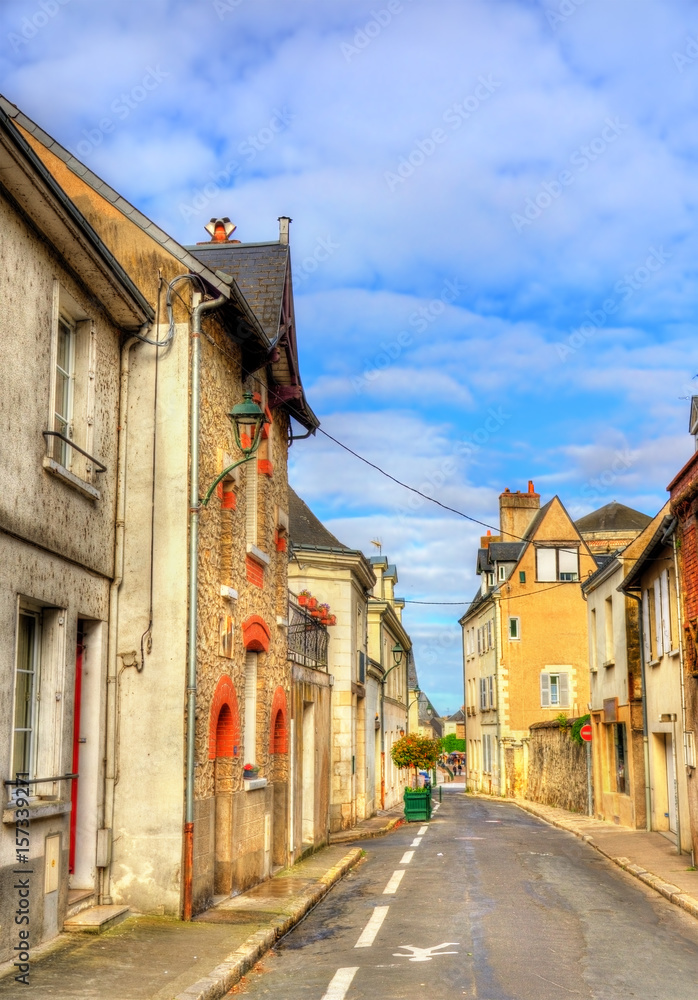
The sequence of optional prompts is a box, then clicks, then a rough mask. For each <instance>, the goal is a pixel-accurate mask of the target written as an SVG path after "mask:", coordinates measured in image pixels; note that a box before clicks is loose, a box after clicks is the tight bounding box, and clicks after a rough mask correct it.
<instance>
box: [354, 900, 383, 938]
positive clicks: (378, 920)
mask: <svg viewBox="0 0 698 1000" xmlns="http://www.w3.org/2000/svg"><path fill="white" fill-rule="evenodd" d="M389 909H390V907H389V906H376V907H374V909H373V913H372V915H371V919H370V920H369V922H368V923H367V924H366V926H365V927H364V929H363V930H362V932H361V937H360V938H359V940H358V941H357V942H356V944H355V945H354V947H355V948H370V947H371V945H372V944H373V942H374V941H375V940H376V934H377V933H378V931H379V930H380V929H381V924H382V923H383V921H384V920H385V918H386V917H387V915H388V910H389Z"/></svg>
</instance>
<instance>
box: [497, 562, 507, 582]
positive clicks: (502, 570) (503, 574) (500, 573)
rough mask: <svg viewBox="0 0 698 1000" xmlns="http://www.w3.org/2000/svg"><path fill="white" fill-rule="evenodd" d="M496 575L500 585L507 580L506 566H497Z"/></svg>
mask: <svg viewBox="0 0 698 1000" xmlns="http://www.w3.org/2000/svg"><path fill="white" fill-rule="evenodd" d="M497 574H498V576H499V582H500V583H502V582H503V581H504V580H506V578H507V568H506V566H498V567H497Z"/></svg>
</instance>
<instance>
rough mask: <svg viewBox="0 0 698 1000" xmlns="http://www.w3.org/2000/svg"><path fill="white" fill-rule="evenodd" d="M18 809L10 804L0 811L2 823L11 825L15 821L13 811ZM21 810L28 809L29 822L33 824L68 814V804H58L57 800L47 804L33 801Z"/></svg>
mask: <svg viewBox="0 0 698 1000" xmlns="http://www.w3.org/2000/svg"><path fill="white" fill-rule="evenodd" d="M17 808H18V807H17V806H16V805H13V804H11V803H8V805H7V806H6V807H5V808H4V809H3V811H2V821H3V823H6V824H8V825H11V824H13V823H14V821H15V810H16V809H17ZM23 808H28V809H29V822H30V823H33V822H34V821H35V820H38V819H48V818H49V817H51V816H62V815H63V814H64V813H69V812H70V802H58V801H57V800H53V801H49V802H41V801H35V802H32V801H30V802H29V805H28V806H25V807H23Z"/></svg>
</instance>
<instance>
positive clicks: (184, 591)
mask: <svg viewBox="0 0 698 1000" xmlns="http://www.w3.org/2000/svg"><path fill="white" fill-rule="evenodd" d="M10 110H11V113H12V116H13V120H14V123H15V125H16V127H17V128H18V130H19V131H20V133H21V134H22V135H23V136H24V138H25V139H26V141H27V142H28V143H29V144H30V145H32V147H33V148H34V150H35V152H36V154H37V155H38V157H39V158H40V159H41V161H42V162H43V163H44V164H45V166H46V167H47V169H48V170H49V171H50V172H51V174H52V175H54V176H55V177H56V179H57V180H58V182H59V183H60V185H61V187H62V188H63V190H64V191H65V192H66V193H67V194H68V195H69V197H70V199H72V201H73V203H74V204H76V205H78V206H79V207H80V209H81V211H82V212H83V214H84V215H85V217H86V218H87V219H88V221H89V223H90V224H91V226H92V227H93V228H94V230H95V231H96V232H97V233H98V234H99V236H100V238H101V239H102V240H103V241H104V244H105V245H106V246H107V247H108V248H109V250H110V251H111V252H112V253H113V255H114V257H115V258H116V259H117V260H118V261H119V262H120V264H121V265H122V267H123V268H124V270H125V271H127V272H128V273H129V274H130V275H131V276H132V278H133V281H134V283H135V285H136V286H137V288H138V289H140V291H141V294H142V296H143V297H144V300H145V303H146V306H147V308H148V311H149V315H148V317H147V319H148V320H150V321H151V322H150V323H149V326H148V328H147V330H145V331H141V335H142V336H145V338H146V341H148V342H143V340H142V339H141V340H134V339H133V338H132V339H131V340H130V341H126V340H125V339H123V340H122V345H121V354H122V368H123V369H124V371H123V374H122V380H121V391H122V398H123V399H124V400H125V411H124V414H123V415H122V419H121V421H120V423H121V434H120V439H119V459H118V461H119V473H118V477H117V478H118V483H117V490H118V489H120V490H121V491H122V492H121V494H120V495H121V497H122V501H121V502H122V504H123V506H122V508H121V513H119V501H118V500H117V504H116V508H117V517H116V534H117V536H118V538H120V539H121V542H122V549H123V565H122V567H121V568H118V567H117V568H112V569H110V572H111V574H112V575H111V586H112V591H111V593H112V605H111V607H110V610H109V615H108V619H109V626H108V627H109V637H108V643H107V645H108V650H107V653H106V660H107V662H106V667H105V670H106V679H105V680H106V684H105V686H106V693H103V698H104V701H105V705H104V730H105V732H104V741H103V745H102V748H101V753H102V755H103V757H104V758H105V760H106V766H105V773H104V791H103V794H102V802H101V806H100V810H99V814H98V818H97V825H98V826H99V830H100V834H99V837H98V842H99V844H100V851H101V854H100V855H96V854H95V853H94V848H93V857H94V856H97V857H98V860H99V861H100V862H101V863H100V864H99V866H98V870H97V872H96V877H95V879H94V881H93V883H92V884H91V885H90V886H87V887H86V888H91V889H92V890H93V892H94V897H93V899H94V901H95V902H97V901H98V902H101V903H112V904H126V905H130V906H133V907H136V908H137V909H139V910H141V911H143V912H154V913H168V914H173V915H179V914H182V913H184V914H185V915H187V912H188V911H189V912H191V911H193V912H196V911H197V910H200V909H202V908H204V907H205V906H207V905H208V904H209V903H210V902H211V901H212V900H213V899H214V897H216V896H220V895H225V894H227V893H229V892H230V891H237V890H239V889H243V888H246V887H247V886H249V885H251V884H253V883H254V882H256V881H259V880H260V879H262V878H265V877H266V876H267V875H269V874H270V872H271V870H272V867H273V866H275V865H278V864H284V863H286V862H287V861H288V860H289V848H288V844H289V839H288V831H289V822H288V796H289V789H288V778H289V758H288V755H289V737H290V712H291V705H290V688H291V667H290V664H289V661H288V657H287V635H286V628H287V620H288V618H287V615H288V611H287V535H288V497H287V473H286V462H287V449H288V445H289V441H290V439H291V434H290V420H291V417H293V419H294V420H295V421H296V422H297V423H299V424H300V425H301V426H302V427H304V428H305V430H306V431H313V430H314V429H315V428H316V426H317V418H315V416H314V414H313V413H312V411H311V410H310V409H309V407H308V404H307V402H306V400H305V396H304V393H303V388H302V385H301V382H300V375H299V370H298V360H297V351H296V341H295V336H296V334H295V319H294V313H293V297H292V291H291V263H290V251H289V243H288V220H286V219H282V220H280V231H279V240H278V242H273V243H267V244H261V245H260V244H240V243H237V242H233V241H231V240H229V239H228V236H229V235H230V230H231V229H233V228H234V227H232V226H231V225H230V224H229V223H228V221H227V220H216V221H215V223H214V225H212V226H211V227H210V229H209V232H210V233H211V235H212V237H213V240H212V241H211V242H207V243H205V244H203V245H197V246H194V247H189V248H186V247H183V246H180V245H179V244H177V243H176V242H175V241H174V240H172V239H171V238H170V237H168V236H167V234H165V233H163V232H162V231H161V230H159V229H158V228H157V227H156V226H154V225H153V223H152V222H151V220H149V219H147V218H146V217H145V216H143V215H142V214H141V213H140V212H138V211H137V210H136V209H135V208H134V207H133V206H131V205H128V203H127V202H125V200H124V199H123V198H121V197H120V196H119V195H118V193H117V192H115V191H113V190H112V189H110V188H109V187H108V186H107V185H105V184H104V182H103V181H101V180H100V178H98V177H96V176H95V175H94V174H93V173H92V172H91V171H89V169H87V168H85V167H84V165H82V164H80V163H79V162H78V161H77V160H75V159H74V158H73V157H72V156H71V154H70V153H69V152H68V151H66V150H64V149H62V148H61V147H60V145H59V144H57V143H55V142H54V141H53V140H51V139H50V137H48V136H47V135H46V134H45V133H44V132H42V131H41V130H40V129H39V128H38V127H37V126H36V125H35V124H34V123H33V122H31V121H30V120H29V119H27V118H26V116H24V115H22V114H21V113H20V112H18V111H17V109H12V108H11V106H10ZM173 282H174V284H173ZM175 292H176V293H177V294H175ZM180 300H181V301H180ZM214 300H215V301H214ZM203 302H207V304H208V303H210V304H211V305H213V306H214V307H215V308H214V309H213V310H211V311H209V312H207V313H206V314H205V315H204V316H203V317H202V320H201V325H202V331H201V334H198V333H197V331H196V330H195V329H194V327H193V320H191V319H190V315H189V314H190V313H191V312H192V311H193V310H196V309H197V307H198V306H199V305H200V304H202V303H203ZM168 313H169V316H168ZM153 318H154V319H155V322H154V323H153V322H152V319H153ZM197 343H198V345H199V347H200V353H201V366H200V382H199V389H200V407H199V409H198V411H197V412H198V414H199V417H200V426H199V429H198V446H199V448H198V452H199V458H200V469H199V485H200V490H199V496H200V497H201V496H203V494H204V492H205V491H206V488H207V486H208V484H209V483H211V482H212V481H213V480H214V479H215V478H216V477H217V476H218V475H219V474H220V473H221V472H222V471H223V470H224V469H226V468H227V467H228V466H229V465H231V464H232V463H234V462H235V461H236V460H238V459H239V458H240V457H241V454H240V452H239V451H238V450H237V448H236V444H235V441H234V436H233V431H232V426H231V423H230V421H229V420H228V418H227V413H228V412H229V411H230V410H231V408H232V407H233V406H234V405H235V404H237V403H240V402H241V401H242V397H243V392H244V391H250V392H251V393H252V394H253V396H254V398H255V399H256V401H257V402H258V405H259V406H260V408H261V409H262V410H263V411H264V413H265V414H266V417H267V422H266V425H265V428H264V437H263V440H262V442H261V445H260V448H259V451H258V452H257V454H256V455H255V456H254V459H253V460H252V461H250V462H247V463H245V464H244V465H241V466H239V468H237V469H236V470H234V471H232V472H231V473H230V475H229V476H228V477H227V478H226V479H225V480H224V481H223V482H222V483H221V485H220V488H219V489H218V490H217V491H216V492H215V493H214V495H213V497H212V498H211V501H210V503H209V504H208V506H207V507H206V508H201V509H200V511H199V516H198V519H199V544H198V557H197V558H196V561H195V562H194V563H192V562H190V560H189V555H188V552H189V541H190V538H191V537H192V535H191V532H192V524H193V522H192V520H191V517H190V513H191V512H190V506H191V503H190V497H189V492H190V485H191V484H190V469H191V462H192V456H193V454H194V452H193V450H192V448H191V440H192V439H191V438H190V427H191V420H190V418H191V414H192V400H193V399H194V398H195V397H194V395H193V393H194V388H193V386H194V382H193V376H192V374H191V373H192V370H193V369H192V365H191V364H190V361H191V358H193V357H194V353H195V348H196V347H197ZM156 344H157V345H158V346H155V345H156ZM111 412H112V413H115V412H116V407H112V409H111ZM243 443H244V442H243ZM111 514H112V517H113V516H114V506H112V512H111ZM106 549H107V551H108V550H109V546H108V545H107V547H106ZM194 572H195V573H197V574H198V588H197V591H196V594H197V600H196V612H197V615H196V617H197V631H196V636H195V637H194V636H193V635H192V636H190V635H189V634H188V604H189V602H188V582H189V580H190V579H191V578H192V576H191V575H192V573H194ZM191 642H194V643H195V645H194V646H193V647H191ZM191 648H193V649H194V650H195V657H194V660H195V667H196V716H195V731H194V735H195V739H194V753H193V761H192V762H191V763H193V775H194V776H193V780H190V778H189V775H190V774H191V771H190V766H189V765H190V762H189V758H188V755H187V753H186V748H187V735H188V731H187V726H188V721H187V707H186V706H187V701H188V691H187V688H188V686H189V681H188V679H187V662H188V657H189V658H190V659H191V657H190V656H189V654H190V651H191ZM189 721H193V720H189ZM246 763H249V764H250V765H253V767H254V768H255V769H256V772H255V777H254V778H253V779H251V780H247V779H244V778H243V768H244V765H245V764H246ZM154 790H157V791H156V793H155V792H154ZM190 795H191V796H192V798H193V826H192V823H191V822H188V821H187V815H188V812H187V810H188V803H189V801H190V799H189V797H190ZM192 840H193V844H192ZM93 867H94V866H93ZM78 888H83V887H82V886H78Z"/></svg>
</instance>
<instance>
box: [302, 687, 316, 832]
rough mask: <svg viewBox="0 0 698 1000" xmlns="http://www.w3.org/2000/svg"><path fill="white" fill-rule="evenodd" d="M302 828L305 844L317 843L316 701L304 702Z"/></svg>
mask: <svg viewBox="0 0 698 1000" xmlns="http://www.w3.org/2000/svg"><path fill="white" fill-rule="evenodd" d="M301 829H302V839H303V843H304V844H314V843H315V703H314V702H312V701H306V702H304V703H303V788H302V799H301Z"/></svg>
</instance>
